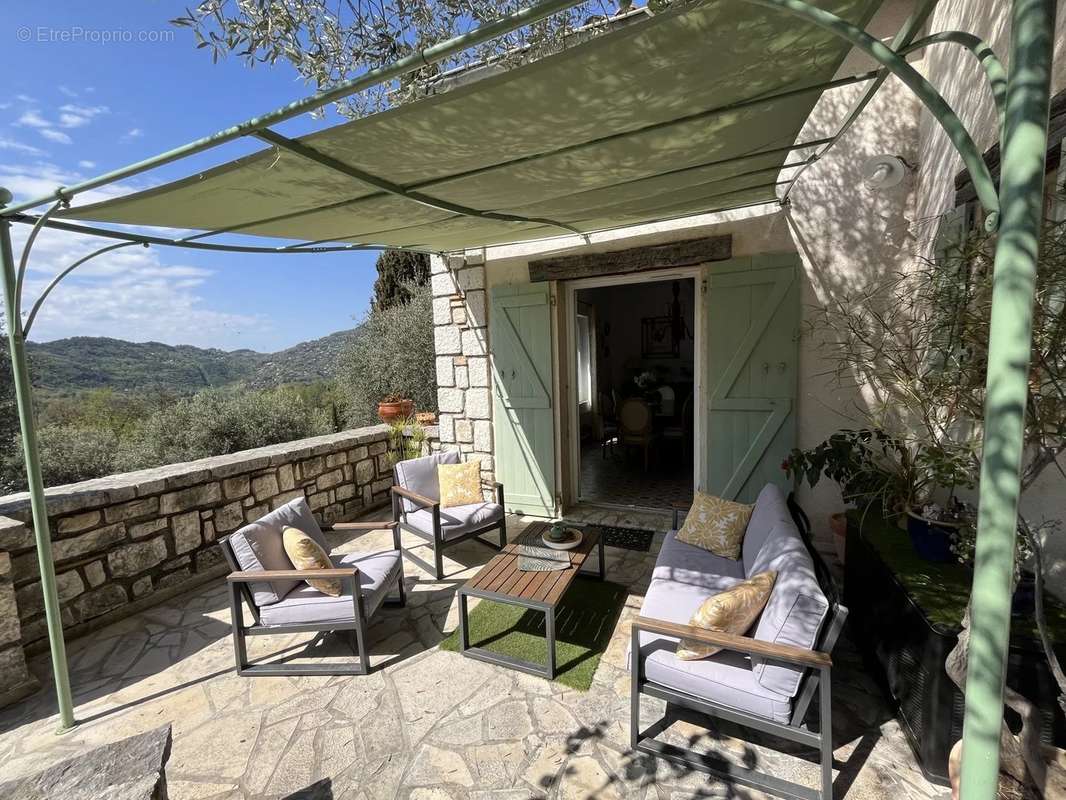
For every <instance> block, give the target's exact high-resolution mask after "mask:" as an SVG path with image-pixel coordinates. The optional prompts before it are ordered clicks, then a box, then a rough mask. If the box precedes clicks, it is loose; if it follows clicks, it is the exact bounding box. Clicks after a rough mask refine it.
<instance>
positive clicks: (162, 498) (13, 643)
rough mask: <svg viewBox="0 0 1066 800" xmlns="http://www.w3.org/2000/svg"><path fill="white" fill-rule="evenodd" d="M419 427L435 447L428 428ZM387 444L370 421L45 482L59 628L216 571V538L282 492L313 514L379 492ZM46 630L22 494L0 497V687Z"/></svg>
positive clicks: (338, 517) (383, 431)
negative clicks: (302, 500)
mask: <svg viewBox="0 0 1066 800" xmlns="http://www.w3.org/2000/svg"><path fill="white" fill-rule="evenodd" d="M427 434H428V436H429V439H430V443H431V445H430V446H435V437H436V430H435V429H433V428H431V429H429V430H428V431H427ZM387 450H388V428H387V427H386V426H384V425H376V426H372V427H368V428H360V429H357V430H352V431H345V432H342V433H337V434H332V435H329V436H320V437H316V438H313V439H303V440H300V441H297V442H289V443H286V444H280V445H274V446H271V447H264V448H260V449H256V450H247V451H244V452H240V453H234V454H232V455H227V456H219V457H216V458H206V459H202V460H199V461H191V462H188V463H184V464H174V465H170V466H166V467H161V468H158V469H149V470H142V471H139V472H131V473H126V474H123V475H114V476H110V477H107V478H100V479H97V480H92V481H85V482H83V483H78V484H72V485H70V486H61V487H56V488H53V489H49V490H48V491H47V499H48V511H49V524H50V527H51V531H52V547H53V556H54V560H55V564H56V580H57V584H58V590H59V599H60V605H61V614H62V619H63V625H64V628H65V629H66V630H67V635H68V636H76V635H78V634H79V633H84V632H86V631H88V630H91V629H92V628H93V627H96V626H98V625H100V624H103V623H105V622H109V621H112V620H114V619H118V618H121V617H123V616H126V615H128V614H129V613H132V612H133V611H136V610H139V609H140V608H143V607H145V606H147V605H150V604H152V603H154V602H160V601H162V600H164V599H166V598H167V597H170V596H172V595H174V594H177V593H180V592H182V591H185V590H187V589H188V588H191V587H192V586H195V585H196V584H198V583H201V582H203V581H205V580H210V579H213V578H216V577H217V576H219V575H221V574H222V573H224V572H225V571H226V566H225V562H224V560H223V558H222V554H221V551H220V549H219V547H218V543H217V541H218V538H219V537H221V536H224V535H226V534H228V533H231V532H233V531H234V530H236V529H237V528H239V527H240V526H241V525H243V524H245V523H247V522H251V521H253V520H255V519H258V518H259V517H261V516H263V515H264V514H266V513H267V512H268V511H270V510H272V509H274V508H277V507H278V506H279V505H282V504H284V503H286V502H288V501H289V500H291V499H293V498H294V497H299V496H304V497H306V498H307V501H308V503H309V504H310V506H311V508H312V510H313V511H314V513H315V516H316V517H318V518H319V520H320V521H322V522H324V523H329V522H336V521H343V520H347V519H350V518H352V517H355V516H358V515H359V514H360V513H362V512H363V511H365V510H367V509H368V508H372V507H374V506H377V505H382V504H385V503H387V502H388V500H389V487H390V486H391V485H392V466H391V461H390V458H389V454H388V452H387ZM46 637H47V631H46V627H45V619H44V601H43V597H42V594H41V584H40V573H39V567H38V561H37V551H36V548H35V545H34V537H33V530H32V518H31V514H30V507H29V497H28V495H26V494H19V495H9V496H7V497H0V698H2V697H3V693H4V691H5V689H6V688H10V687H8V686H7V684H8V683H11V684H12V685H14V683H15V682H16V678H17V674H16V673H17V670H18V665H17V664H15V661H16V660H17V661H18V662H19V664H22V663H23V662H22V655H23V650H24V649H28V650H29V651H31V652H35V651H36V650H38V649H41V648H43V647H44V646H45V642H46ZM9 651H11V652H10V653H9Z"/></svg>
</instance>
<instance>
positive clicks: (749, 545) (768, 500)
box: [740, 483, 792, 578]
mask: <svg viewBox="0 0 1066 800" xmlns="http://www.w3.org/2000/svg"><path fill="white" fill-rule="evenodd" d="M779 522H784V523H791V522H792V515H791V514H789V513H788V503H787V502H785V495H784V493H783V492H782V491H781V489H779V488H778V487H777V485H776V484H773V483H768V484H766V486H764V487H763V490H762V491H761V492H759V496H758V498H756V500H755V508H754V509H753V510H752V512H751V519H750V520H748V527H747V530H746V531H745V532H744V544H743V546H742V548H741V554H740V558H741V561H743V562H744V576H745V577H749V578H750V577H751V576H752V575H755V574H756V572H757V571H755V570H753V569H752V566H753V565H754V563H755V559H756V558H758V556H759V552H760V551H761V550H762V546H763V545H764V544H765V543H766V539H767V537H768V536H769V535H770V531H772V530H773V529H774V527H775V526H776V525H777V524H778V523H779ZM758 571H761V570H758Z"/></svg>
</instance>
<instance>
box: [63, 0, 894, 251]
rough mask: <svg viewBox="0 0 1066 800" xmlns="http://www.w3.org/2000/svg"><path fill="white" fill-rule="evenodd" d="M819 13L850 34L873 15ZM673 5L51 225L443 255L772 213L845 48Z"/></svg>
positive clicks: (776, 23)
mask: <svg viewBox="0 0 1066 800" xmlns="http://www.w3.org/2000/svg"><path fill="white" fill-rule="evenodd" d="M819 5H820V6H822V7H824V8H826V9H828V10H831V11H833V12H834V13H836V14H838V15H840V16H841V17H843V18H845V19H847V20H849V21H851V22H854V23H856V24H858V25H860V26H861V25H863V24H864V23H865V22H866V21H867V19H868V17H869V16H870V15H871V14H872V12H873V10H874V9H875V8H876V6H877V5H878V2H877V0H828V2H823V3H820V4H819ZM685 8H687V10H683V11H672V12H668V13H664V14H660V15H658V16H656V17H652V18H650V19H648V20H646V21H643V22H640V23H638V24H631V25H629V26H627V27H624V28H622V29H621V30H618V31H616V32H613V33H610V34H607V35H603V36H601V37H599V38H597V39H594V40H592V41H590V42H588V43H585V44H583V45H581V46H580V47H575V48H572V49H570V50H567V51H564V52H561V53H559V54H557V55H553V56H550V57H547V58H544V59H541V60H539V61H535V62H533V63H530V64H527V65H525V66H521V67H518V68H515V69H512V70H510V71H507V72H503V73H500V74H496V75H493V76H491V77H487V78H483V79H481V80H477V81H471V82H469V83H467V84H466V85H463V86H460V87H459V88H455V89H453V90H451V91H448V92H446V93H443V94H439V95H437V96H434V97H429V98H426V99H423V100H420V101H417V102H414V103H410V104H408V105H404V106H402V107H399V108H396V109H393V110H390V111H387V112H384V113H380V114H376V115H373V116H370V117H366V118H363V119H359V120H355V121H353V122H348V123H346V124H342V125H338V126H336V127H333V128H329V129H327V130H324V131H321V132H318V133H314V134H311V135H309V136H304V137H300V138H299V139H297V140H295V145H296V147H295V149H299V150H300V152H296V151H294V150H295V149H294V148H293V147H289V146H285V144H287V143H289V142H291V141H292V140H282V141H283V146H281V147H278V146H271V147H268V148H267V149H264V150H262V151H260V152H258V153H255V154H253V155H251V156H248V157H245V158H240V159H237V160H235V161H232V162H230V163H228V164H224V165H222V166H219V167H215V168H214V169H211V170H208V171H206V172H203V173H199V174H196V175H192V176H190V177H188V178H185V179H184V180H179V181H176V182H173V183H169V184H165V185H163V186H159V187H156V188H153V189H149V190H147V191H143V192H138V193H136V194H132V195H128V196H125V197H120V198H118V199H113V200H108V201H106V202H101V203H97V204H94V205H88V206H83V207H80V208H78V207H75V208H72V209H71V210H69V211H67V212H61V213H60V214H58V215H57V216H63V217H68V218H73V219H80V220H93V221H98V222H110V223H126V224H137V225H152V226H163V227H170V228H184V229H194V230H203V231H209V230H210V231H219V230H222V231H235V232H239V233H242V234H253V235H257V236H269V237H280V238H285V239H299V240H304V241H339V242H359V243H364V244H383V245H392V246H405V247H416V248H425V249H433V250H438V251H441V250H450V249H456V248H462V247H468V246H479V245H487V244H493V243H500V242H513V241H517V240H522V239H534V238H541V237H544V236H551V235H557V234H559V233H565V232H566V230H567V229H570V230H577V231H582V232H586V231H593V230H599V229H604V228H613V227H618V226H624V225H630V224H634V223H641V222H647V221H651V220H657V219H665V218H672V217H681V216H686V215H690V214H696V213H700V212H707V211H713V210H720V209H728V208H733V207H737V206H744V205H750V204H754V203H760V202H767V201H773V200H775V198H776V194H775V188H776V187H775V183H776V182H777V180H778V176H779V173H780V171H781V169H782V166H783V165H786V164H793V163H800V162H801V161H802V157H801V156H805V155H809V154H810V149H809V148H808V149H807V150H801V151H799V152H797V151H796V148H795V145H797V136H798V135H799V133H800V129H801V128H802V126H803V124H804V122H805V121H806V119H807V118H808V116H809V115H810V112H811V109H812V108H813V106H814V104H815V103H816V102H817V100H818V98H819V97H820V95H821V93H822V91H824V90H825V88H826V85H827V84H830V82H831V81H832V80H833V79H834V77H835V76H836V73H837V70H838V69H839V67H840V65H841V61H842V60H843V58H844V56H845V54H846V53H847V52H848V50H849V49H850V46H849V45H848V43H847V42H845V41H843V40H842V39H840V38H838V37H837V36H834V35H833V34H832V33H830V32H828V31H826V30H824V29H822V28H819V27H816V26H815V25H812V24H810V23H807V22H803V21H799V20H797V19H795V18H794V17H791V16H788V15H783V14H774V13H767V12H766V10H765V9H762V8H759V7H757V6H750V5H746V4H739V3H703V4H699V5H696V6H686V7H685ZM866 77H869V76H866ZM854 80H855V79H854V78H852V77H850V76H846V77H845V78H844V79H843V80H840V81H839V82H837V83H840V84H845V83H849V82H853V81H854ZM837 83H832V84H830V85H837ZM799 144H802V143H799ZM306 148H311V151H310V152H309V151H307V150H306ZM316 155H317V156H324V157H326V160H327V161H328V162H329V163H320V160H318V159H316V158H315V156H316ZM345 168H348V169H347V170H346V171H342V170H345ZM352 171H355V172H356V173H357V174H358V175H359V176H360V177H355V176H353V174H351V172H352ZM364 173H365V174H364ZM368 177H369V179H375V178H376V179H380V181H381V182H383V183H384V184H386V188H385V190H383V189H382V188H381V187H380V185H372V183H369V182H367V178H368ZM360 178H364V179H360ZM394 189H399V190H400V191H401V192H403V193H405V194H401V193H397V192H396V191H394ZM411 193H415V195H416V196H415V197H414V198H412V197H411V196H410V194H411ZM468 211H472V212H474V213H473V214H471V213H466V212H468ZM485 214H489V215H496V216H499V215H504V216H506V217H514V218H517V219H514V220H512V219H498V218H486V217H485V216H484V215H485ZM552 223H558V224H552Z"/></svg>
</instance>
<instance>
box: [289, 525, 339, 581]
mask: <svg viewBox="0 0 1066 800" xmlns="http://www.w3.org/2000/svg"><path fill="white" fill-rule="evenodd" d="M281 543H282V545H283V546H284V547H285V555H287V556H288V557H289V561H291V562H292V565H293V566H294V567H296V569H333V562H332V561H330V560H329V554H328V553H326V551H325V550H323V549H322V546H321V545H320V544H319V543H318V542H316V541H315V540H314V539H312V538H311V537H310V536H308V535H307V534H306V533H304V532H303V531H302V530H300V529H299V528H285V530H283V531H282V532H281ZM306 583H307V585H308V586H310V587H311V588H312V589H318V591H320V592H322V594H328V595H330V596H331V597H340V596H341V592H342V591H344V584H343V583H341V581H340V580H339V579H337V578H324V579H323V578H315V579H312V580H309V581H307V582H306Z"/></svg>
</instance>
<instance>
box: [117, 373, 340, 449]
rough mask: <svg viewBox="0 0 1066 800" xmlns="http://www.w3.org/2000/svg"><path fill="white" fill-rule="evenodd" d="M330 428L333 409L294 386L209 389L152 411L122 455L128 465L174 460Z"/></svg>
mask: <svg viewBox="0 0 1066 800" xmlns="http://www.w3.org/2000/svg"><path fill="white" fill-rule="evenodd" d="M331 431H332V425H331V423H330V418H329V414H328V413H327V412H326V411H325V410H324V409H316V408H312V407H311V406H310V405H308V404H307V402H306V401H305V400H304V399H303V397H302V396H301V394H300V392H298V391H296V390H295V389H292V388H287V387H283V388H280V389H270V390H265V391H259V392H249V391H246V390H239V389H237V390H209V391H205V392H199V393H198V394H195V395H192V396H191V397H187V398H183V399H182V400H179V401H178V402H177V403H175V404H174V405H173V406H172V407H171V408H168V409H163V410H160V411H158V412H156V413H155V414H153V415H152V416H151V417H149V418H148V419H147V420H146V421H145V423H144V425H143V426H142V427H141V429H140V430H139V431H138V432H137V435H136V436H134V437H131V439H130V440H128V441H127V446H126V448H125V450H124V453H123V455H122V461H123V463H124V465H125V467H126V468H127V469H138V468H142V467H150V466H156V465H159V464H174V463H177V462H180V461H191V460H193V459H197V458H206V457H208V456H215V455H224V454H226V453H235V452H237V451H239V450H249V449H251V448H254V447H264V446H266V445H270V444H279V443H281V442H290V441H293V440H296V439H305V438H307V437H309V436H319V435H322V434H325V433H330V432H331Z"/></svg>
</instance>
